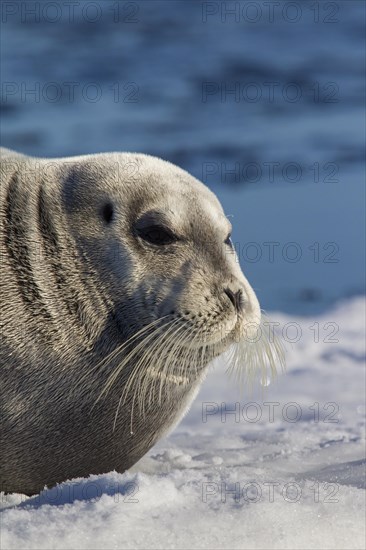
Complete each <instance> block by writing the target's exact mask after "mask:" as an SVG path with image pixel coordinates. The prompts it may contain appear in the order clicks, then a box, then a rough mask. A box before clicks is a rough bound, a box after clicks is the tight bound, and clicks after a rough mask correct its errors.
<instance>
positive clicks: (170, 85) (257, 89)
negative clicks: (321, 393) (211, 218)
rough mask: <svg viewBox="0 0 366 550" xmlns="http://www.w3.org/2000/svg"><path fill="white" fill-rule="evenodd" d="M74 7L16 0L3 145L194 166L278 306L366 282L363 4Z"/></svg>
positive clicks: (6, 56) (315, 301) (328, 299)
mask: <svg viewBox="0 0 366 550" xmlns="http://www.w3.org/2000/svg"><path fill="white" fill-rule="evenodd" d="M68 4H70V3H67V2H63V1H58V2H47V1H45V0H42V1H38V2H32V1H30V0H27V2H12V1H3V2H2V5H1V10H2V13H1V15H2V36H1V41H2V43H1V45H2V48H1V61H2V74H1V76H2V94H1V114H2V128H1V131H2V144H3V145H5V146H7V147H10V148H14V149H16V150H19V151H22V152H24V153H28V154H33V155H39V156H65V155H76V154H82V153H93V152H100V151H111V150H117V151H118V150H120V151H138V152H145V153H150V154H153V155H158V156H161V157H163V158H165V159H167V160H170V161H172V162H174V163H176V164H178V165H180V166H181V167H183V168H185V169H186V170H188V171H189V172H191V173H192V174H193V175H195V176H196V177H198V178H200V179H202V180H203V181H204V182H205V183H206V184H207V185H209V186H210V187H211V188H212V189H213V190H214V191H215V192H216V193H217V195H218V196H219V197H220V199H221V200H222V202H223V204H224V207H225V210H226V212H227V214H228V215H229V216H232V221H233V225H234V233H233V240H234V241H235V243H236V246H237V249H238V254H239V257H240V261H241V264H242V267H243V269H244V271H245V273H246V275H247V276H248V278H249V280H250V281H251V283H252V284H253V286H254V287H255V288H256V290H257V293H258V296H259V298H260V301H261V305H262V307H263V308H265V309H279V310H283V311H288V312H297V313H304V314H314V313H316V312H318V311H321V310H323V309H324V308H328V307H329V306H330V305H331V304H332V303H333V302H335V301H337V300H339V299H342V298H347V297H349V296H352V295H354V294H359V293H363V292H364V274H365V255H364V250H365V238H364V230H365V227H364V219H365V206H364V204H365V196H364V181H365V171H364V151H365V123H364V92H365V89H364V56H365V42H364V30H365V29H364V27H365V4H364V2H363V1H361V0H356V1H352V0H347V1H342V2H327V1H323V0H321V1H319V2H313V1H311V2H310V1H307V0H302V1H300V0H298V1H297V2H283V1H281V2H271V1H269V2H265V1H264V2H262V1H257V2H245V1H244V2H199V1H174V0H173V1H170V0H169V1H160V0H146V1H138V2H116V1H114V2H112V1H109V0H105V1H102V2H87V1H79V2H74V3H73V10H74V13H72V11H70V7H69V6H68ZM117 10H118V11H117ZM230 10H234V13H231V14H230V13H229V11H230Z"/></svg>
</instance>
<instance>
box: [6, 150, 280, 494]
mask: <svg viewBox="0 0 366 550" xmlns="http://www.w3.org/2000/svg"><path fill="white" fill-rule="evenodd" d="M1 153H2V154H1V176H2V186H1V246H2V265H1V296H2V298H1V299H2V316H1V324H2V343H1V392H2V399H1V407H2V408H1V419H2V433H1V437H2V442H1V449H2V457H1V489H2V490H3V491H6V492H17V493H24V494H28V495H31V494H35V493H38V492H39V491H40V490H42V489H43V488H44V486H48V487H51V486H53V485H55V484H57V483H58V482H62V481H64V480H67V479H71V478H76V477H85V476H88V475H89V474H100V473H105V472H108V471H110V470H117V471H119V472H123V471H125V470H127V469H128V468H130V467H131V466H132V465H133V464H135V463H136V462H137V461H138V460H139V459H140V458H141V457H142V456H143V455H144V454H145V453H146V452H147V451H148V450H149V449H150V448H151V447H152V446H153V445H154V443H155V442H156V441H157V440H158V439H159V438H160V437H161V436H162V435H163V434H165V433H166V432H167V430H169V429H171V428H172V426H174V425H175V424H176V423H177V422H178V421H179V419H180V418H181V416H182V414H184V412H185V411H186V410H187V408H188V406H189V404H190V403H191V401H192V399H193V398H194V396H195V394H196V393H197V391H198V388H199V385H200V383H201V381H202V380H203V378H204V376H205V374H206V372H207V368H208V365H209V364H210V362H211V361H212V359H213V358H215V357H216V356H218V355H219V354H221V353H222V352H224V351H225V350H226V349H228V348H229V346H231V344H233V343H235V342H239V341H241V339H242V337H243V331H244V325H245V324H247V323H254V324H258V323H260V319H261V311H260V308H259V304H258V301H257V298H256V296H255V294H254V292H253V290H252V288H251V286H250V285H249V283H248V281H247V280H246V278H245V277H244V275H243V273H242V272H241V269H240V266H239V263H238V262H237V258H236V255H235V251H234V249H233V245H232V242H231V238H230V232H231V227H230V224H229V221H228V219H227V217H226V216H225V214H224V212H223V210H222V207H221V205H220V203H219V201H218V199H217V198H216V196H215V195H214V194H213V193H212V192H211V191H210V190H209V189H208V188H207V187H206V186H205V185H204V184H202V183H201V182H200V181H198V180H196V179H195V178H194V177H192V176H191V175H189V174H188V173H186V172H185V171H184V170H182V169H180V168H178V167H176V166H174V165H173V164H170V163H169V162H166V161H163V160H161V159H159V158H155V157H152V156H148V155H144V154H132V153H108V154H96V155H85V156H79V157H70V158H59V159H45V158H43V159H41V158H32V157H28V156H25V155H21V154H18V153H14V152H13V151H10V150H6V149H2V152H1ZM255 347H256V349H257V347H258V344H257V343H256V345H255ZM245 349H246V350H247V348H245ZM265 349H266V350H267V351H266V353H267V355H268V356H269V358H270V360H271V361H272V362H273V361H275V351H274V352H273V351H272V350H271V347H269V346H267V347H266V348H265ZM262 355H263V354H262ZM243 356H244V357H245V358H248V352H247V351H245V353H244V355H243ZM243 356H241V358H243Z"/></svg>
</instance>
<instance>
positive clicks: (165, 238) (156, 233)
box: [138, 225, 176, 246]
mask: <svg viewBox="0 0 366 550" xmlns="http://www.w3.org/2000/svg"><path fill="white" fill-rule="evenodd" d="M138 235H139V237H141V239H143V240H144V241H147V242H148V243H150V244H155V245H157V246H163V245H166V244H171V243H173V242H174V241H176V237H175V236H174V235H173V234H172V233H171V232H170V231H169V230H168V229H166V228H165V227H162V226H160V225H151V226H149V227H144V228H143V229H139V230H138Z"/></svg>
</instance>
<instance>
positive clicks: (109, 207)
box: [102, 202, 114, 224]
mask: <svg viewBox="0 0 366 550" xmlns="http://www.w3.org/2000/svg"><path fill="white" fill-rule="evenodd" d="M102 216H103V219H104V221H105V222H106V223H108V224H109V223H111V221H112V220H113V217H114V209H113V204H111V203H110V202H107V203H106V204H105V205H104V206H103V210H102Z"/></svg>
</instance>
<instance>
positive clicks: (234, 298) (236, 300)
mask: <svg viewBox="0 0 366 550" xmlns="http://www.w3.org/2000/svg"><path fill="white" fill-rule="evenodd" d="M224 292H225V294H226V296H227V297H228V298H229V300H230V302H231V303H232V304H233V306H234V307H235V310H236V311H238V312H239V311H241V309H242V296H243V294H242V291H241V290H238V291H237V292H236V293H234V292H233V291H232V290H231V289H230V288H225V289H224Z"/></svg>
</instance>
